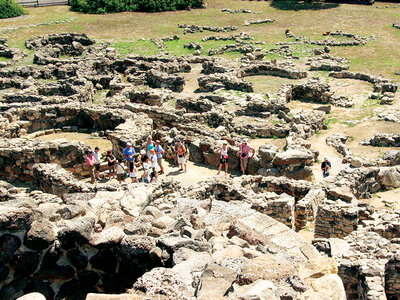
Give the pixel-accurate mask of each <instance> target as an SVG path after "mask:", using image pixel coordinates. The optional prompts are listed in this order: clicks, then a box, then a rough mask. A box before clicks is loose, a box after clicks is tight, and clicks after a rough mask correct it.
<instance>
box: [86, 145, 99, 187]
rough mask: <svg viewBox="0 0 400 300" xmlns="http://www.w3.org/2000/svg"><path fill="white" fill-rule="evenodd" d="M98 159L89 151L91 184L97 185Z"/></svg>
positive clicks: (88, 162)
mask: <svg viewBox="0 0 400 300" xmlns="http://www.w3.org/2000/svg"><path fill="white" fill-rule="evenodd" d="M96 162H97V160H96V158H95V157H94V155H93V151H89V153H88V157H87V158H86V163H87V165H88V167H89V170H90V182H91V183H95V181H96V165H95V163H96Z"/></svg>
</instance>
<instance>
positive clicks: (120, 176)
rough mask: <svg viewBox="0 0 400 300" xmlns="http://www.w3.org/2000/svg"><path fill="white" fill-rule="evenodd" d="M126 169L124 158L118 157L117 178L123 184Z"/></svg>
mask: <svg viewBox="0 0 400 300" xmlns="http://www.w3.org/2000/svg"><path fill="white" fill-rule="evenodd" d="M125 173H126V171H125V169H124V166H123V165H122V159H118V164H117V180H118V182H119V184H121V182H122V181H124V182H125Z"/></svg>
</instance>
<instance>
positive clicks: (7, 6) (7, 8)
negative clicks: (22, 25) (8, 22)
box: [0, 0, 26, 19]
mask: <svg viewBox="0 0 400 300" xmlns="http://www.w3.org/2000/svg"><path fill="white" fill-rule="evenodd" d="M23 14H26V12H25V10H24V9H23V8H22V7H21V5H19V4H18V3H16V2H15V1H14V0H0V19H6V18H13V17H18V16H20V15H23Z"/></svg>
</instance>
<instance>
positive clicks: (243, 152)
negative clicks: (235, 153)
mask: <svg viewBox="0 0 400 300" xmlns="http://www.w3.org/2000/svg"><path fill="white" fill-rule="evenodd" d="M250 152H252V155H251V158H253V157H254V154H255V152H256V151H255V150H254V148H252V147H250V146H249V144H247V141H246V140H242V143H241V144H240V146H239V156H240V169H241V170H242V174H243V175H244V174H246V169H247V164H248V162H249V154H250Z"/></svg>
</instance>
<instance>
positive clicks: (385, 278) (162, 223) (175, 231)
mask: <svg viewBox="0 0 400 300" xmlns="http://www.w3.org/2000/svg"><path fill="white" fill-rule="evenodd" d="M182 28H185V30H186V29H188V28H189V30H195V31H197V30H209V29H207V27H206V28H198V29H193V28H197V27H193V26H184V27H182ZM212 30H213V31H217V30H216V29H215V30H214V28H212ZM226 30H230V29H226ZM188 32H190V31H188ZM341 34H342V35H345V34H344V33H341ZM331 35H332V33H331ZM333 35H335V33H333ZM227 38H229V39H233V40H236V39H245V38H246V39H247V38H248V40H250V41H251V37H249V36H246V35H245V34H241V35H239V36H233V37H227ZM348 38H353V39H360V40H362V39H361V38H359V37H357V36H348ZM215 39H217V38H215ZM26 45H27V47H32V49H35V58H34V65H32V66H16V67H14V68H7V69H0V88H1V89H2V90H4V91H5V93H4V95H3V96H2V99H1V101H0V136H1V139H0V176H1V178H2V179H3V180H6V181H3V180H1V181H0V244H1V245H3V247H2V248H1V249H0V254H1V255H0V285H1V287H0V299H16V298H18V297H20V296H22V295H24V294H27V293H31V292H39V293H41V294H42V295H44V296H45V297H46V299H102V297H103V296H101V295H99V294H98V293H105V294H122V293H128V294H130V295H131V296H132V297H137V299H146V298H148V297H150V298H159V299H164V298H165V299H168V298H169V299H193V298H201V299H205V298H208V299H217V298H222V297H229V298H232V299H256V298H257V297H258V298H260V299H313V298H326V299H340V300H341V299H346V298H347V299H359V298H360V299H372V300H375V299H376V300H378V299H382V297H386V298H387V299H396V298H398V297H399V293H400V291H399V286H398V283H399V280H400V278H399V272H398V268H399V256H398V255H399V253H400V248H399V239H400V223H399V215H400V212H399V211H398V210H396V209H394V210H377V209H375V208H374V207H373V206H372V205H369V204H367V203H365V201H360V199H364V198H368V197H371V195H372V194H373V193H375V192H377V191H380V190H390V189H393V188H398V187H400V166H399V162H400V158H399V157H400V156H399V153H398V151H397V152H396V151H389V152H388V153H385V154H384V155H383V156H382V158H381V159H379V160H376V161H362V162H361V164H360V161H357V159H356V157H354V156H353V155H352V152H351V150H350V149H349V148H348V147H347V146H346V142H347V141H348V140H349V136H346V135H333V136H330V137H328V139H327V144H328V145H331V146H333V147H334V148H335V149H337V151H338V152H339V153H340V154H341V155H342V156H343V160H347V161H348V162H349V163H350V167H349V168H346V169H344V170H342V171H340V172H339V173H338V174H337V175H335V176H333V177H331V178H328V179H326V180H324V181H321V182H319V183H317V182H314V181H312V179H313V170H312V167H313V166H314V165H315V163H316V162H317V160H318V158H319V152H318V149H313V147H312V145H311V144H310V142H309V141H308V139H309V138H310V137H312V136H313V135H315V134H316V133H317V132H318V131H320V130H321V129H322V128H323V127H324V121H325V118H326V112H325V110H326V109H325V108H322V110H310V109H309V110H291V109H290V107H289V105H288V102H289V101H292V100H302V101H313V102H317V103H321V104H332V105H337V106H343V107H349V106H350V103H351V101H350V100H349V99H345V98H340V97H338V96H336V95H334V94H333V93H332V92H331V91H330V86H329V85H328V84H326V83H324V82H322V81H321V82H320V81H318V80H315V79H311V80H310V81H308V82H305V83H302V84H298V83H295V84H290V85H285V86H283V87H282V88H281V89H280V90H279V92H278V94H277V95H260V94H255V93H253V87H252V85H251V83H250V82H248V81H246V80H245V78H246V77H247V76H255V75H262V76H263V75H268V76H278V77H285V78H289V79H293V80H295V79H303V78H306V77H307V76H308V74H309V71H305V70H301V68H299V67H298V66H296V65H294V64H293V63H289V62H286V63H281V62H279V63H276V62H264V61H263V62H261V61H260V60H258V61H254V60H250V59H248V56H246V57H245V58H244V59H243V60H241V61H235V62H232V61H229V60H226V59H222V58H214V57H203V56H188V57H174V56H166V55H160V56H140V55H129V56H127V57H125V58H120V57H118V55H117V54H116V51H115V49H113V48H112V47H110V45H109V44H106V43H105V44H97V43H95V41H94V40H92V39H90V38H88V37H87V36H86V35H78V34H68V33H66V34H59V35H55V34H53V35H49V36H45V37H39V38H34V39H29V40H27V44H26ZM252 45H253V44H252ZM187 47H193V49H195V47H198V46H197V45H196V44H194V43H193V44H191V46H187ZM197 50H199V49H197ZM255 52H256V51H255ZM327 52H329V51H325V50H324V53H319V54H318V56H317V55H316V56H314V57H313V58H314V59H310V60H309V62H310V69H311V68H312V67H313V66H314V67H315V68H320V69H321V68H325V67H324V66H326V65H329V63H327V61H330V62H335V63H337V64H338V65H341V66H345V65H346V64H347V61H346V60H345V59H341V58H337V57H333V56H330V55H328V54H327ZM247 54H248V53H247ZM64 56H67V57H64ZM196 64H197V65H199V64H201V66H202V74H201V75H200V76H199V77H198V78H197V79H198V85H199V89H198V91H197V92H203V93H199V94H197V93H195V94H191V95H188V94H187V93H184V92H183V91H184V89H185V73H189V72H191V70H192V68H193V66H194V65H196ZM313 64H314V65H313ZM318 64H319V65H318ZM326 68H331V69H334V67H333V65H332V66H331V67H326ZM332 71H333V72H332V73H330V75H331V76H332V77H334V78H353V79H359V80H365V81H368V82H370V83H372V84H373V85H374V91H375V92H376V93H382V95H384V94H385V93H386V94H385V96H386V97H389V94H388V93H391V94H390V95H392V94H393V95H392V96H393V97H394V94H395V93H396V91H397V86H396V85H395V84H394V83H392V82H390V81H388V80H385V79H382V78H380V77H374V76H369V75H365V74H359V73H353V72H349V71H346V70H345V68H343V69H341V70H339V69H335V70H332ZM229 90H233V91H229ZM101 92H104V93H107V96H106V98H105V101H104V103H96V101H94V100H95V99H96V97H97V95H98V93H101ZM232 105H234V106H235V109H234V110H230V111H228V110H227V107H229V106H232ZM61 132H86V133H96V134H98V135H100V136H102V137H103V138H106V139H108V140H110V142H111V144H112V149H113V151H114V153H115V155H116V156H117V157H121V153H122V150H123V148H124V147H125V145H126V143H127V142H132V143H133V147H134V148H135V149H136V150H139V149H141V148H142V147H143V144H144V142H145V140H146V138H147V136H149V135H152V136H153V137H154V138H157V139H160V140H161V141H162V143H163V147H164V149H165V159H167V160H172V159H173V156H174V152H173V146H174V143H175V141H176V138H177V137H181V138H182V139H183V140H184V142H185V144H186V145H187V148H188V150H189V155H188V159H189V160H190V161H192V162H194V163H201V164H203V165H206V166H209V167H216V166H218V165H219V158H220V155H219V154H218V153H217V151H216V150H217V149H218V148H219V147H220V144H221V142H222V141H224V140H225V141H227V142H228V143H229V144H230V150H229V155H230V160H229V167H230V169H231V170H234V171H235V170H239V158H237V156H236V155H237V153H238V151H239V149H238V147H237V146H236V145H237V144H238V143H239V142H240V141H241V140H242V139H243V138H249V137H261V138H274V137H279V138H284V139H285V146H284V148H283V149H280V148H278V147H277V146H274V145H272V144H266V145H263V146H261V147H260V148H259V149H258V151H257V153H256V155H255V156H254V159H251V160H250V162H249V166H248V170H247V173H248V175H246V176H241V177H234V178H220V177H214V178H212V179H209V180H205V181H200V182H198V183H196V184H193V185H190V186H183V185H181V184H180V183H179V182H178V181H175V180H173V179H172V178H169V179H164V180H159V181H157V182H156V183H153V184H149V185H145V184H143V183H140V184H137V185H127V184H123V185H118V184H114V183H111V182H106V183H96V184H91V183H89V182H88V181H87V179H86V177H87V176H88V173H89V170H88V168H87V167H86V164H85V163H84V162H85V160H84V159H85V154H86V152H87V151H88V149H89V147H88V146H87V145H85V144H83V143H80V142H71V141H67V140H52V141H43V140H40V139H38V138H39V137H40V136H42V135H46V134H52V133H61ZM397 139H398V136H397V135H390V136H389V135H376V136H374V137H372V138H371V139H370V140H369V141H368V143H369V144H371V145H375V146H393V145H394V146H396V145H398V144H397ZM106 167H107V166H106V164H104V163H103V164H102V165H101V172H103V171H104V170H105V169H106ZM310 226H315V231H314V232H315V239H314V240H313V245H311V244H310V243H309V242H307V241H306V240H304V239H303V238H302V237H301V236H300V235H299V234H297V233H296V232H295V231H300V230H307V228H309V227H310ZM265 265H267V266H268V268H265ZM91 293H95V294H91ZM124 296H127V297H128V295H121V297H124ZM104 297H107V296H106V295H104Z"/></svg>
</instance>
